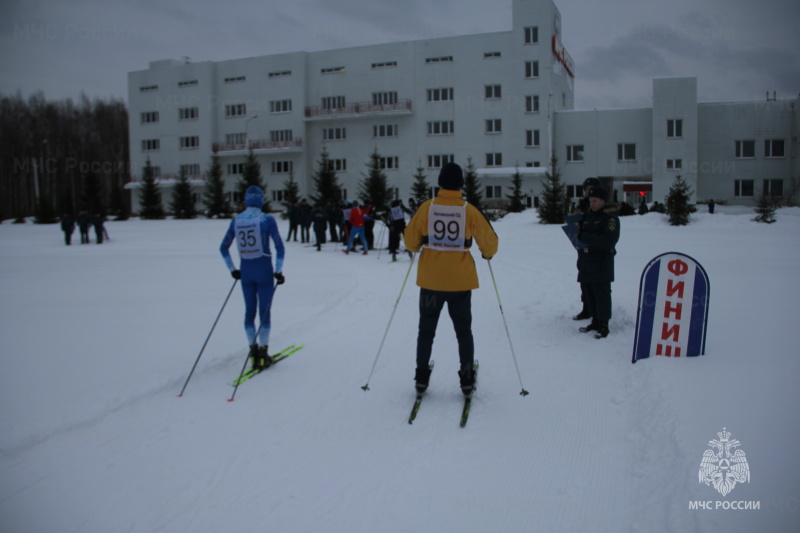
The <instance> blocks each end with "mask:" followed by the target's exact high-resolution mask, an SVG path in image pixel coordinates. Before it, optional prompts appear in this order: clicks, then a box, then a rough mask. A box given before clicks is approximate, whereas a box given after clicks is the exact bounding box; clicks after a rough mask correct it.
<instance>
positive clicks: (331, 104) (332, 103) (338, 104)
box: [322, 96, 345, 109]
mask: <svg viewBox="0 0 800 533" xmlns="http://www.w3.org/2000/svg"><path fill="white" fill-rule="evenodd" d="M344 106H345V98H344V96H326V97H324V98H323V99H322V109H339V108H342V107H344Z"/></svg>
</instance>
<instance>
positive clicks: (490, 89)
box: [484, 85, 502, 100]
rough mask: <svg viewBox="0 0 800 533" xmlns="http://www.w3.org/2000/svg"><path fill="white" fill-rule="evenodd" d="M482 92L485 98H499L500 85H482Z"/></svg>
mask: <svg viewBox="0 0 800 533" xmlns="http://www.w3.org/2000/svg"><path fill="white" fill-rule="evenodd" d="M484 94H485V95H486V96H485V98H486V99H487V100H488V99H492V98H500V97H501V95H502V93H501V90H500V85H486V86H485V87H484Z"/></svg>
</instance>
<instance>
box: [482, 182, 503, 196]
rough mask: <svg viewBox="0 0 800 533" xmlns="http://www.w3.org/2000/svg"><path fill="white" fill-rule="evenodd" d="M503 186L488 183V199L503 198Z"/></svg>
mask: <svg viewBox="0 0 800 533" xmlns="http://www.w3.org/2000/svg"><path fill="white" fill-rule="evenodd" d="M502 197H503V188H502V187H500V185H487V186H486V199H487V200H488V199H492V198H502Z"/></svg>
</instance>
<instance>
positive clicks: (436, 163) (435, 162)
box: [428, 154, 456, 168]
mask: <svg viewBox="0 0 800 533" xmlns="http://www.w3.org/2000/svg"><path fill="white" fill-rule="evenodd" d="M455 160H456V157H455V155H453V154H441V155H438V154H437V155H429V156H428V168H441V167H443V166H444V165H446V164H447V163H454V162H455Z"/></svg>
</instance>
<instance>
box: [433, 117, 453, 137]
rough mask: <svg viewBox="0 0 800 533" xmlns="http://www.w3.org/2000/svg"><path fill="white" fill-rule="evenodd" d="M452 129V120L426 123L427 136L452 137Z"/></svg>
mask: <svg viewBox="0 0 800 533" xmlns="http://www.w3.org/2000/svg"><path fill="white" fill-rule="evenodd" d="M454 129H455V128H454V126H453V121H452V120H443V121H439V122H428V135H452V134H453V131H454Z"/></svg>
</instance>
